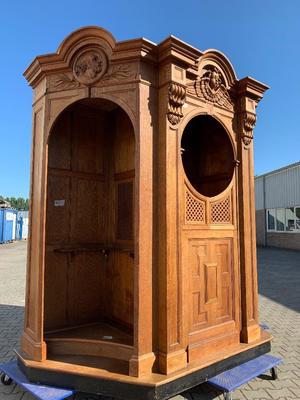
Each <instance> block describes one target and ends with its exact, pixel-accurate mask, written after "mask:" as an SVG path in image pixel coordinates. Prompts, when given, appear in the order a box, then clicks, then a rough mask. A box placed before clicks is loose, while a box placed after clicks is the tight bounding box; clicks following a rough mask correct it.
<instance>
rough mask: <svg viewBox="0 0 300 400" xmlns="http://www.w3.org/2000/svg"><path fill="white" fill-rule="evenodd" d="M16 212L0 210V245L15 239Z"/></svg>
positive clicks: (5, 209)
mask: <svg viewBox="0 0 300 400" xmlns="http://www.w3.org/2000/svg"><path fill="white" fill-rule="evenodd" d="M16 228H17V211H16V210H13V209H10V208H9V209H7V208H4V209H0V243H5V242H11V241H12V240H15V239H16Z"/></svg>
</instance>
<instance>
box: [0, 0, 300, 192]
mask: <svg viewBox="0 0 300 400" xmlns="http://www.w3.org/2000/svg"><path fill="white" fill-rule="evenodd" d="M185 6H186V8H185ZM85 25H99V26H102V27H104V28H106V29H107V30H109V31H111V32H112V34H113V35H114V36H115V38H116V39H117V40H124V39H129V38H134V37H141V36H144V37H146V38H148V39H150V40H152V41H154V42H157V43H158V42H160V41H162V40H163V39H164V38H165V37H167V36H168V35H170V34H173V35H175V36H177V37H179V38H180V39H182V40H184V41H186V42H188V43H190V44H192V45H193V46H195V47H198V48H199V49H201V50H205V49H207V48H216V49H218V50H221V51H222V52H224V53H225V54H226V55H227V56H228V58H229V59H230V61H231V62H232V64H233V66H234V68H235V70H236V73H237V76H238V78H242V77H244V76H247V75H249V76H252V77H254V78H255V79H258V80H260V81H262V82H263V83H266V84H268V85H269V86H270V87H271V89H270V90H269V91H268V92H267V93H266V94H265V97H264V99H263V100H262V101H261V103H260V104H259V107H258V121H257V126H256V129H255V173H256V174H261V173H264V172H267V171H270V170H272V169H275V168H279V167H281V166H284V165H286V164H289V163H293V162H296V161H298V160H299V159H300V154H299V147H300V129H299V115H300V98H299V94H300V51H299V50H300V46H299V43H300V1H299V0H285V1H283V0H280V1H279V0H251V1H247V0H213V1H208V0H206V1H202V0H198V1H193V0H190V1H178V0H173V1H169V0H160V1H157V0H152V1H145V0H144V1H133V0H132V1H130V0H127V1H121V0H110V1H101V0H85V1H82V0H72V1H70V0H60V1H58V0H52V1H35V0H27V1H24V0H11V1H3V2H1V10H0V37H1V62H0V77H1V86H0V159H1V172H0V194H2V195H5V196H28V192H29V169H30V168H29V164H30V143H31V99H32V93H31V88H30V87H28V85H27V82H26V81H25V79H24V78H23V76H22V73H23V72H24V70H25V69H26V68H27V66H28V65H29V63H30V62H31V61H32V60H33V58H34V57H35V56H36V55H38V54H44V53H51V52H54V51H55V50H56V48H57V47H58V45H59V44H60V42H61V41H62V40H63V39H64V37H65V36H66V35H68V34H69V33H70V32H72V31H73V30H75V29H77V28H79V27H82V26H85Z"/></svg>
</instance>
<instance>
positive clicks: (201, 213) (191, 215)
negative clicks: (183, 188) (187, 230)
mask: <svg viewBox="0 0 300 400" xmlns="http://www.w3.org/2000/svg"><path fill="white" fill-rule="evenodd" d="M185 220H186V222H187V223H199V222H205V203H204V202H203V201H200V200H197V199H195V197H193V196H192V195H191V194H190V193H189V192H186V193H185Z"/></svg>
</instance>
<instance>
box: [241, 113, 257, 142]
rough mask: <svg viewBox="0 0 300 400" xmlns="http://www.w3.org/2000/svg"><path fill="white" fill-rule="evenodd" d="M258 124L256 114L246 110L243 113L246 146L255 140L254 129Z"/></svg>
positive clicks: (243, 134) (243, 136)
mask: <svg viewBox="0 0 300 400" xmlns="http://www.w3.org/2000/svg"><path fill="white" fill-rule="evenodd" d="M255 124H256V114H255V113H253V112H250V111H244V112H243V114H242V141H243V143H244V145H245V146H249V145H250V143H251V141H252V140H253V129H254V126H255Z"/></svg>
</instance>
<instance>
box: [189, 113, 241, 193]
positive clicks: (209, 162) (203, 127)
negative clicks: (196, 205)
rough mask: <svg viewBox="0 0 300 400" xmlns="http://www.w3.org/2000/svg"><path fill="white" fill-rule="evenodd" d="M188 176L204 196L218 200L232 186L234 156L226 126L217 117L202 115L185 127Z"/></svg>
mask: <svg viewBox="0 0 300 400" xmlns="http://www.w3.org/2000/svg"><path fill="white" fill-rule="evenodd" d="M181 157H182V163H183V168H184V171H185V174H186V176H187V178H188V180H189V182H190V183H191V185H192V186H193V187H194V188H195V189H196V190H197V192H199V193H200V194H202V195H204V196H207V197H214V196H217V195H218V194H220V193H221V192H223V191H224V190H225V189H226V188H227V187H228V185H229V184H230V182H231V179H232V176H233V171H234V153H233V148H232V144H231V141H230V139H229V137H228V134H227V132H226V130H225V129H224V128H223V126H222V125H221V124H220V123H219V122H218V121H217V120H216V119H214V118H213V117H211V116H208V115H199V116H197V117H194V118H193V119H192V120H191V121H190V122H189V123H188V124H187V126H186V127H185V129H184V132H183V135H182V139H181Z"/></svg>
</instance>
